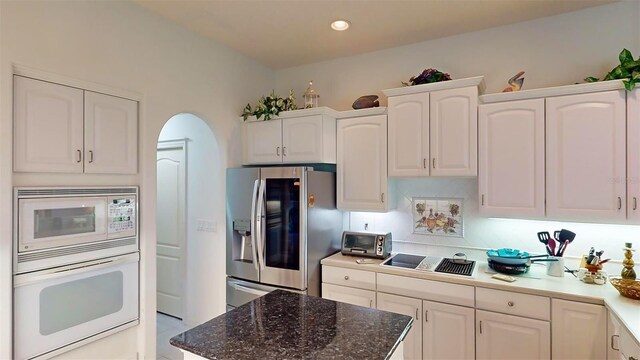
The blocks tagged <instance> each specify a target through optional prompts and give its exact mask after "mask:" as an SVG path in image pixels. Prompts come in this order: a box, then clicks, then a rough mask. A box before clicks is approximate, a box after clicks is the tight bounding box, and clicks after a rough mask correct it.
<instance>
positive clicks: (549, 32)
mask: <svg viewBox="0 0 640 360" xmlns="http://www.w3.org/2000/svg"><path fill="white" fill-rule="evenodd" d="M639 16H640V2H638V1H622V2H620V3H615V4H611V5H605V6H600V7H595V8H590V9H586V10H581V11H577V12H573V13H567V14H562V15H558V16H553V17H548V18H543V19H537V20H532V21H527V22H523V23H518V24H513V25H508V26H502V27H497V28H493V29H488V30H483V31H478V32H473V33H467V34H462V35H456V36H451V37H448V38H443V39H438V40H433V41H427V42H423V43H419V44H413V45H408V46H402V47H398V48H393V49H387V50H382V51H376V52H372V53H368V54H363V55H359V56H352V57H347V58H341V59H336V60H332V61H325V62H320V63H316V64H311V65H305V66H299V67H295V68H289V69H284V70H279V71H277V72H276V87H275V90H276V92H277V93H285V92H286V91H287V90H288V89H289V88H293V89H294V91H295V92H296V93H297V94H302V92H303V91H304V89H305V87H306V84H307V82H308V81H309V80H314V86H315V87H316V89H317V90H318V92H319V93H320V96H321V97H320V103H321V105H322V106H330V107H333V108H335V109H337V110H348V109H350V108H351V104H352V103H353V101H354V100H355V99H356V98H358V97H359V96H361V95H365V94H377V95H379V96H380V97H381V99H380V100H381V104H383V105H384V104H386V98H385V97H384V96H383V95H382V92H381V89H387V88H395V87H399V85H400V81H403V80H404V81H406V80H408V78H409V77H410V76H412V75H415V74H417V73H419V72H420V71H421V70H422V69H424V68H428V67H434V68H437V69H439V70H442V71H445V72H449V73H450V74H451V75H452V76H453V77H454V78H457V79H459V78H465V77H471V76H478V75H484V76H485V81H486V84H487V91H486V93H494V92H500V91H501V90H502V89H503V88H504V87H506V86H507V83H506V81H507V79H508V78H509V77H511V76H512V75H514V74H515V73H517V72H518V71H519V70H524V71H526V74H525V77H526V79H525V82H524V89H533V88H541V87H548V86H557V85H567V84H573V83H575V82H582V79H583V78H585V77H587V76H590V75H593V76H598V77H602V76H604V74H606V72H607V71H609V70H610V69H611V68H613V67H614V66H615V65H616V64H617V61H618V60H617V59H618V53H619V52H620V50H622V48H625V47H626V48H628V49H629V50H631V52H632V53H633V54H634V56H635V57H638V56H640V21H638V18H639ZM354 26H355V25H354ZM299 103H301V101H299ZM397 195H398V196H397V198H398V199H399V200H398V210H396V211H391V212H389V213H386V214H376V213H352V214H351V225H352V228H353V229H354V230H363V227H362V226H363V223H364V222H369V224H370V227H369V229H370V230H380V231H392V232H393V235H394V239H395V240H405V241H409V242H412V243H404V244H403V243H399V242H398V243H397V244H396V246H395V249H396V250H401V251H412V252H427V251H428V252H434V251H443V252H444V254H447V255H450V253H451V249H443V248H442V245H453V246H459V247H464V248H466V249H467V250H466V251H467V252H471V249H474V248H492V247H518V248H521V249H523V250H530V251H536V252H541V251H542V252H543V251H544V249H543V248H542V244H540V243H539V242H538V241H537V239H536V233H537V232H538V231H545V230H546V231H553V230H556V229H558V230H559V229H560V228H562V227H566V228H568V229H569V230H573V231H575V232H576V233H577V234H578V236H577V238H576V242H575V243H573V244H572V245H571V247H570V248H568V250H567V255H568V256H579V255H580V254H582V253H584V252H585V251H587V250H588V249H589V247H590V246H592V245H593V246H596V247H597V248H602V249H604V250H605V256H607V257H612V258H614V259H621V258H622V253H621V250H620V248H621V247H623V245H624V242H626V241H636V242H638V240H637V238H638V234H640V231H639V230H640V228H639V227H637V226H623V225H601V224H570V223H554V222H535V221H517V220H495V219H485V218H481V217H480V216H479V215H478V204H477V181H476V180H475V179H466V180H465V179H440V180H437V179H429V180H426V179H425V180H417V179H408V180H400V181H398V182H397ZM412 196H432V197H435V196H440V197H463V198H464V199H465V204H464V205H465V209H464V215H465V222H466V223H465V237H464V239H460V238H441V237H434V236H425V235H414V234H412V233H411V232H412V224H411V222H412V218H411V213H410V208H409V207H410V201H411V197H412Z"/></svg>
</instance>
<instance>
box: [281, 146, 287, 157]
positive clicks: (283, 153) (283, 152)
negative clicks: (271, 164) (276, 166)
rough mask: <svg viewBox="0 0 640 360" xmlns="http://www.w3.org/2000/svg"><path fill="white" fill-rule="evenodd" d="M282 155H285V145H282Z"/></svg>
mask: <svg viewBox="0 0 640 360" xmlns="http://www.w3.org/2000/svg"><path fill="white" fill-rule="evenodd" d="M282 156H287V147H286V146H283V147H282Z"/></svg>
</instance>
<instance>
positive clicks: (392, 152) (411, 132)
mask: <svg viewBox="0 0 640 360" xmlns="http://www.w3.org/2000/svg"><path fill="white" fill-rule="evenodd" d="M388 114H389V176H428V175H429V164H428V162H429V93H421V94H411V95H402V96H392V97H390V98H389V108H388Z"/></svg>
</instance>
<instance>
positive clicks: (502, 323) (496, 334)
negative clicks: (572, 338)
mask: <svg viewBox="0 0 640 360" xmlns="http://www.w3.org/2000/svg"><path fill="white" fill-rule="evenodd" d="M476 322H477V328H476V329H477V333H476V334H477V336H476V358H477V359H491V360H497V359H505V360H516V359H550V358H551V329H550V325H549V322H548V321H541V320H533V319H528V318H523V317H519V316H512V315H503V314H498V313H494V312H489V311H482V310H476Z"/></svg>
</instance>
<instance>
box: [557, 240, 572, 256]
mask: <svg viewBox="0 0 640 360" xmlns="http://www.w3.org/2000/svg"><path fill="white" fill-rule="evenodd" d="M567 245H569V240H565V241H564V242H563V243H562V244H560V248H559V249H558V252H557V253H556V256H564V251H565V250H566V249H567Z"/></svg>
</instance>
